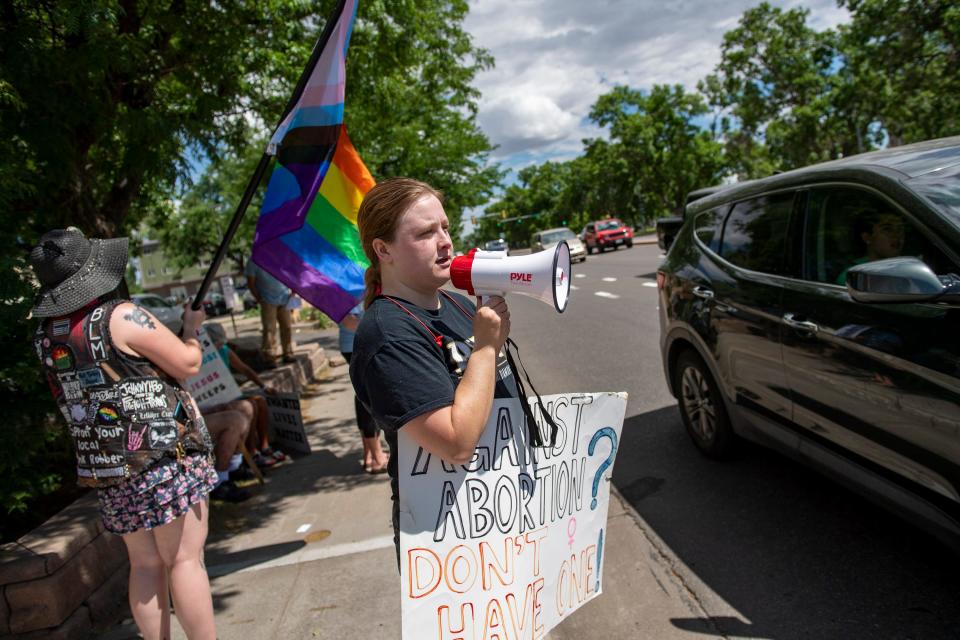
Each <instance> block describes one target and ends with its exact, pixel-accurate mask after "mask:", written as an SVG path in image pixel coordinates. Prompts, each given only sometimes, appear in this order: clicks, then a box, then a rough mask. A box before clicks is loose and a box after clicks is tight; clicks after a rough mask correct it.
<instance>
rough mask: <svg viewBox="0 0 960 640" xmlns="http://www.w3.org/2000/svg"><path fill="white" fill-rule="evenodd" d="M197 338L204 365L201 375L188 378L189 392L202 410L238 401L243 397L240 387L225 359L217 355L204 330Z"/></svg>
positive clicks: (201, 367) (201, 366)
mask: <svg viewBox="0 0 960 640" xmlns="http://www.w3.org/2000/svg"><path fill="white" fill-rule="evenodd" d="M197 338H198V339H199V340H200V345H201V346H202V347H203V363H202V364H201V365H200V373H198V374H197V375H195V376H193V377H191V378H187V383H186V387H187V391H189V392H190V395H191V396H193V399H194V400H196V401H197V406H199V407H200V409H209V408H210V407H215V406H216V405H218V404H223V403H224V402H230V401H231V400H236V399H237V398H239V397H240V396H241V393H240V387H238V386H237V381H236V380H234V379H233V374H232V373H230V369H229V368H228V367H227V365H226V364H225V363H224V361H223V358H221V357H220V354H219V353H217V348H216V347H215V346H214V345H213V340H211V339H210V336H208V335H207V332H206V330H205V329H203V328H201V329H200V335H198V336H197Z"/></svg>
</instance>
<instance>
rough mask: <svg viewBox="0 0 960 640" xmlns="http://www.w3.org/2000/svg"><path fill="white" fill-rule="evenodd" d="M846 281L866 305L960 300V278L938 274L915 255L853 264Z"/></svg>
mask: <svg viewBox="0 0 960 640" xmlns="http://www.w3.org/2000/svg"><path fill="white" fill-rule="evenodd" d="M846 284H847V291H849V292H850V296H851V297H852V298H853V299H854V300H856V301H857V302H864V303H867V304H876V303H897V302H900V303H904V302H907V303H909V302H934V301H936V300H943V301H947V302H955V301H960V278H957V277H956V276H953V275H947V276H938V275H937V274H935V273H934V272H933V269H931V268H930V267H929V266H927V264H926V263H925V262H923V261H922V260H920V259H918V258H913V257H900V258H888V259H886V260H875V261H873V262H866V263H864V264H859V265H857V266H855V267H851V268H850V270H849V271H848V272H847V279H846Z"/></svg>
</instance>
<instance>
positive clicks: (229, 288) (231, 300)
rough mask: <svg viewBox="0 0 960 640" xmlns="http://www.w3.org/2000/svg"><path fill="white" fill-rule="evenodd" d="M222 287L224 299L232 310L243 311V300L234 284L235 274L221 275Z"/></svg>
mask: <svg viewBox="0 0 960 640" xmlns="http://www.w3.org/2000/svg"><path fill="white" fill-rule="evenodd" d="M220 289H221V290H222V291H223V301H224V303H225V304H226V305H227V309H229V310H230V311H243V302H242V301H241V300H240V295H239V294H238V293H237V290H236V289H235V288H234V286H233V276H220Z"/></svg>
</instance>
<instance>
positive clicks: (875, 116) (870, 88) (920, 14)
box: [839, 0, 960, 145]
mask: <svg viewBox="0 0 960 640" xmlns="http://www.w3.org/2000/svg"><path fill="white" fill-rule="evenodd" d="M839 4H840V5H841V6H845V7H846V8H847V9H848V10H849V11H850V13H851V15H852V20H851V22H850V23H849V24H846V25H841V26H840V27H839V33H840V40H839V42H840V50H841V55H842V60H843V67H842V68H841V70H840V73H841V75H842V76H843V77H844V80H845V82H844V83H843V86H844V87H845V89H846V92H847V94H848V95H851V96H852V95H855V96H857V98H858V100H857V102H856V105H857V107H859V111H858V113H859V114H860V115H861V117H862V118H863V119H864V120H866V121H869V122H870V123H871V124H874V125H875V128H876V129H877V130H878V131H881V130H882V131H883V132H885V133H886V134H887V136H888V142H889V143H890V144H891V145H899V144H905V143H909V142H916V141H919V140H927V139H930V138H939V137H944V136H951V135H957V134H958V133H960V5H958V4H957V3H956V2H950V1H947V0H840V2H839ZM844 97H848V96H844Z"/></svg>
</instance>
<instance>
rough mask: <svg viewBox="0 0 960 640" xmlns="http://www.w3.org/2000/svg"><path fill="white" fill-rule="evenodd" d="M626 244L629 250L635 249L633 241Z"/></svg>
mask: <svg viewBox="0 0 960 640" xmlns="http://www.w3.org/2000/svg"><path fill="white" fill-rule="evenodd" d="M626 244H627V249H632V248H633V240H627V243H626Z"/></svg>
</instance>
